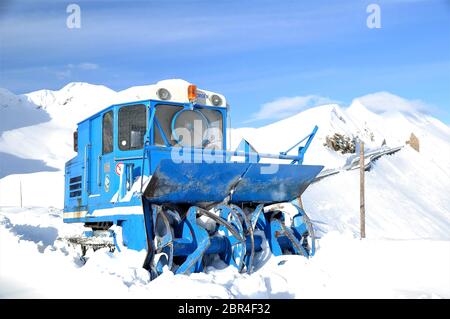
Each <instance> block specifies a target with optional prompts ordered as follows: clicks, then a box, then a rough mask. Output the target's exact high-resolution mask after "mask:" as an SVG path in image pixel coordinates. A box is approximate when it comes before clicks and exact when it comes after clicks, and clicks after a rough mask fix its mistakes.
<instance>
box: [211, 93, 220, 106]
mask: <svg viewBox="0 0 450 319" xmlns="http://www.w3.org/2000/svg"><path fill="white" fill-rule="evenodd" d="M211 103H212V104H213V105H214V106H219V105H221V104H222V99H221V98H220V96H218V95H216V94H213V95H212V96H211Z"/></svg>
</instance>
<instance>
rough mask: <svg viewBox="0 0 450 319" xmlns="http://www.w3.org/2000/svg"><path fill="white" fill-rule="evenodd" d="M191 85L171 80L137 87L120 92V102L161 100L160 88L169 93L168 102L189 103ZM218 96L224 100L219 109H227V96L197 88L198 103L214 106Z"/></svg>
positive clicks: (186, 82) (180, 80)
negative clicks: (212, 97) (158, 92)
mask: <svg viewBox="0 0 450 319" xmlns="http://www.w3.org/2000/svg"><path fill="white" fill-rule="evenodd" d="M191 84H195V83H190V82H188V81H185V80H182V79H170V80H162V81H159V82H157V83H156V84H150V85H145V86H135V87H132V88H129V89H127V90H124V91H121V92H119V94H120V102H119V103H125V102H132V101H136V100H160V98H159V96H158V94H157V91H158V90H159V89H160V88H164V89H166V90H168V91H169V93H170V99H169V100H168V101H171V102H181V103H188V102H189V99H188V87H189V85H191ZM214 94H215V95H218V96H219V97H220V98H221V99H222V103H221V105H219V106H218V107H224V108H225V107H227V101H226V99H225V96H223V95H222V94H220V93H216V92H211V91H207V90H203V89H200V88H198V87H197V100H196V103H198V104H203V105H208V106H214V105H213V104H212V102H211V96H212V95H214Z"/></svg>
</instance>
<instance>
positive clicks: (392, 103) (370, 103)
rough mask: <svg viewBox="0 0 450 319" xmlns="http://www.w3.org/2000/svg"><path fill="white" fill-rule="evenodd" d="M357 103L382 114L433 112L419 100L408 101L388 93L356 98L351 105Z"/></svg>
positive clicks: (383, 92) (430, 107)
mask: <svg viewBox="0 0 450 319" xmlns="http://www.w3.org/2000/svg"><path fill="white" fill-rule="evenodd" d="M356 101H359V102H360V103H361V104H363V105H364V106H365V107H366V108H367V109H369V110H371V111H373V112H375V113H384V112H388V111H399V112H406V113H409V112H423V113H429V112H431V111H433V107H432V106H430V105H429V104H427V103H425V102H423V101H421V100H408V99H405V98H403V97H400V96H398V95H395V94H392V93H389V92H385V91H382V92H376V93H372V94H367V95H364V96H361V97H358V98H356V99H354V100H353V103H354V102H356Z"/></svg>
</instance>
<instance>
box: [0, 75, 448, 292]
mask: <svg viewBox="0 0 450 319" xmlns="http://www.w3.org/2000/svg"><path fill="white" fill-rule="evenodd" d="M149 88H150V87H149V86H142V87H133V88H130V89H127V90H124V91H121V92H115V91H113V90H110V89H109V88H106V87H104V86H100V85H92V84H87V83H70V84H68V85H66V86H65V87H64V88H62V89H61V90H58V91H49V90H41V91H37V92H32V93H29V94H26V95H22V96H16V95H14V94H13V93H11V92H9V91H7V90H4V89H0V112H1V113H0V114H1V117H0V297H1V298H13V297H19V298H26V297H43V298H49V297H58V298H67V297H76V298H79V297H82V298H91V297H94V298H95V297H106V298H108V297H110V298H116V297H125V298H133V297H137V298H317V297H319V298H336V297H338V298H450V231H449V230H450V197H449V196H448V190H449V189H450V161H449V159H450V128H449V127H448V126H447V125H445V124H444V123H442V122H440V121H439V120H437V119H435V118H433V117H432V116H431V115H426V114H423V113H420V112H419V110H420V108H419V106H417V107H414V108H413V109H412V110H408V111H405V110H406V109H407V107H406V106H405V104H404V103H407V102H408V101H407V100H405V99H401V98H400V99H397V98H392V97H391V96H389V97H390V100H391V101H394V102H395V101H399V103H400V102H401V105H399V106H398V107H391V108H389V107H387V106H385V107H384V108H383V105H381V102H380V100H379V99H375V100H374V97H371V99H368V98H367V97H366V98H361V99H355V100H354V101H353V103H352V105H350V106H349V107H343V106H339V105H337V104H328V105H323V106H319V107H315V108H311V109H308V110H305V111H303V112H301V113H299V114H297V115H294V116H292V117H290V118H287V119H284V120H281V121H278V122H275V123H272V124H270V125H267V126H264V127H259V128H252V127H248V128H240V129H234V130H232V145H233V147H237V145H238V144H239V142H240V140H241V138H242V137H245V138H246V139H247V140H248V141H249V142H250V143H251V144H252V145H253V146H254V147H255V148H256V150H257V151H260V152H267V153H277V152H279V151H285V150H287V149H288V148H289V147H290V146H292V145H294V144H295V143H296V142H298V140H299V139H300V138H302V137H303V136H305V135H307V134H308V133H310V132H311V130H312V128H313V127H314V125H318V126H319V131H318V133H317V136H316V138H315V139H314V141H313V143H312V145H311V147H310V149H309V150H308V152H307V154H306V157H305V163H306V164H322V165H325V166H326V167H327V168H337V167H341V166H343V165H345V163H346V162H347V160H348V159H349V158H350V156H351V155H349V154H345V155H343V154H339V153H336V152H334V151H331V150H329V149H328V148H326V147H324V145H323V144H324V142H325V138H326V136H327V135H333V134H334V133H340V134H344V135H346V136H349V137H355V136H359V137H361V138H362V139H363V140H364V141H365V142H366V145H367V148H368V149H373V148H377V147H379V146H380V145H381V144H382V142H383V140H386V143H387V145H388V146H392V147H394V146H399V145H404V144H405V141H406V140H408V139H409V136H410V134H411V133H414V134H415V135H416V136H417V137H418V138H419V140H420V152H416V151H414V150H413V149H412V148H410V147H409V146H406V147H404V148H403V149H402V150H401V151H399V152H398V153H395V154H394V155H390V156H384V157H382V158H380V159H379V160H377V161H376V162H375V165H374V166H373V168H372V169H371V170H370V171H369V172H367V174H366V195H367V196H366V211H367V216H366V233H367V238H366V239H364V240H360V239H359V200H358V198H359V180H358V171H345V172H342V173H340V174H337V175H334V176H331V177H327V178H326V179H323V180H320V181H319V182H316V183H314V184H312V185H311V186H310V187H309V188H308V189H307V191H306V192H305V194H304V196H303V197H302V199H303V204H304V206H305V209H306V211H307V212H308V214H309V216H310V218H311V219H312V221H313V223H314V225H315V229H316V232H317V235H318V236H319V237H320V239H319V240H318V250H317V253H316V256H314V258H311V259H309V260H308V259H305V258H303V257H300V256H280V257H274V256H271V255H264V256H259V258H258V263H257V267H256V271H255V272H254V273H253V274H251V275H248V274H239V273H238V272H237V271H236V270H235V269H234V268H232V267H226V266H225V265H223V264H222V263H221V262H220V260H216V261H215V263H214V266H215V267H209V268H208V269H207V271H206V272H205V273H200V274H192V275H189V276H186V275H173V274H172V273H171V272H168V271H166V272H165V273H163V274H162V275H161V276H160V277H158V278H157V279H155V280H153V281H150V277H149V274H148V272H147V271H146V270H144V269H143V268H142V263H143V259H144V256H145V251H141V252H136V251H131V250H127V249H123V250H122V252H121V253H119V252H117V251H116V252H114V253H110V252H109V251H108V250H107V249H106V250H98V251H96V252H95V253H94V252H92V251H90V252H88V257H89V258H88V261H87V263H86V264H83V263H82V262H81V261H80V251H79V250H78V249H76V248H75V247H73V246H70V245H69V244H68V243H67V242H65V241H63V240H61V238H64V237H68V236H73V235H79V234H81V232H82V231H83V226H82V225H77V224H64V223H63V222H62V211H61V207H62V205H63V191H64V179H63V174H64V173H63V167H64V163H65V162H66V161H67V160H68V159H69V158H71V157H72V156H73V155H74V152H73V150H72V132H73V130H74V129H75V127H76V123H77V122H78V121H80V120H82V119H83V118H84V117H86V116H88V115H91V114H93V113H95V112H97V111H99V110H100V109H102V108H104V107H106V106H107V105H109V104H112V103H116V102H118V101H120V100H122V99H123V100H122V101H126V100H127V99H128V100H134V99H141V98H143V97H144V96H145V94H147V93H146V92H148V90H149ZM405 101H406V102H405ZM375 102H376V105H375V108H376V111H377V112H373V109H374V105H373V103H375ZM414 103H416V102H414ZM417 103H418V102H417ZM415 105H416V104H415ZM293 153H295V150H293ZM20 188H22V205H23V208H20V192H19V190H20ZM92 283H95V284H92Z"/></svg>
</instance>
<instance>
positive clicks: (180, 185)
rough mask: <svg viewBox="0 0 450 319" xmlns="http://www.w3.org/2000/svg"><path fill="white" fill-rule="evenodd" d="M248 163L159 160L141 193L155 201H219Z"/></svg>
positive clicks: (226, 194)
mask: <svg viewBox="0 0 450 319" xmlns="http://www.w3.org/2000/svg"><path fill="white" fill-rule="evenodd" d="M249 165H250V164H246V163H211V164H207V163H174V162H173V161H172V160H170V159H166V160H161V162H160V163H159V165H158V167H157V169H156V170H155V172H154V174H153V175H152V178H151V180H150V183H149V185H148V186H147V188H146V190H145V192H144V196H145V197H146V198H147V199H148V200H150V201H151V202H153V203H157V204H163V203H189V204H195V203H201V202H220V201H222V200H223V199H224V198H225V197H226V196H228V194H229V192H230V190H231V188H232V187H233V186H234V185H235V184H236V182H237V181H238V180H239V178H240V177H241V176H242V174H244V172H245V170H246V169H247V168H248V166H249Z"/></svg>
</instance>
